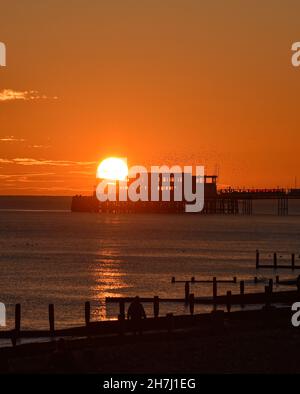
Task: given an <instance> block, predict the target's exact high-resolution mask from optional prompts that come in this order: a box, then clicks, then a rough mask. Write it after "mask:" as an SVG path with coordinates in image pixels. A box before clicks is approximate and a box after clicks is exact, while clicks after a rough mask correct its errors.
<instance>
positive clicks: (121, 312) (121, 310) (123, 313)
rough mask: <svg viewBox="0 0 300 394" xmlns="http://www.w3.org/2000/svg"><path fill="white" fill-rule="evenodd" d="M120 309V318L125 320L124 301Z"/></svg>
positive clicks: (121, 301)
mask: <svg viewBox="0 0 300 394" xmlns="http://www.w3.org/2000/svg"><path fill="white" fill-rule="evenodd" d="M119 307H120V316H121V317H122V318H123V319H125V301H124V300H123V299H122V300H120V302H119Z"/></svg>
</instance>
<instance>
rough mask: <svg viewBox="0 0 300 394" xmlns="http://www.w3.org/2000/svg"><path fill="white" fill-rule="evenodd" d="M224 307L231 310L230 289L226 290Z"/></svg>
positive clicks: (228, 310)
mask: <svg viewBox="0 0 300 394" xmlns="http://www.w3.org/2000/svg"><path fill="white" fill-rule="evenodd" d="M226 307H227V312H230V310H231V291H230V290H228V291H227V294H226Z"/></svg>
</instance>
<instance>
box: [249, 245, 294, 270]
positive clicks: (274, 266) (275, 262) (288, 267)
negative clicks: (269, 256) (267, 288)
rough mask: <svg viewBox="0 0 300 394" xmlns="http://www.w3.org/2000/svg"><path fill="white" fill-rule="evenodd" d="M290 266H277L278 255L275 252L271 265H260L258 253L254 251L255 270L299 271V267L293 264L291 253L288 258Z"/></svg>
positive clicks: (292, 254)
mask: <svg viewBox="0 0 300 394" xmlns="http://www.w3.org/2000/svg"><path fill="white" fill-rule="evenodd" d="M290 258H291V260H290V264H278V255H277V253H276V252H274V253H273V261H272V264H270V263H269V264H261V262H260V252H259V251H258V250H256V262H255V267H256V269H259V268H270V269H273V270H277V269H289V270H296V269H297V270H298V269H300V265H297V264H296V262H295V253H291V256H290Z"/></svg>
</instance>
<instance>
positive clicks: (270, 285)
mask: <svg viewBox="0 0 300 394" xmlns="http://www.w3.org/2000/svg"><path fill="white" fill-rule="evenodd" d="M269 292H270V295H271V294H272V292H273V279H269Z"/></svg>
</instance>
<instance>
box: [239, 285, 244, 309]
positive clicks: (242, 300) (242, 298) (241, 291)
mask: <svg viewBox="0 0 300 394" xmlns="http://www.w3.org/2000/svg"><path fill="white" fill-rule="evenodd" d="M244 293H245V281H243V280H241V281H240V295H241V307H242V308H244Z"/></svg>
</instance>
